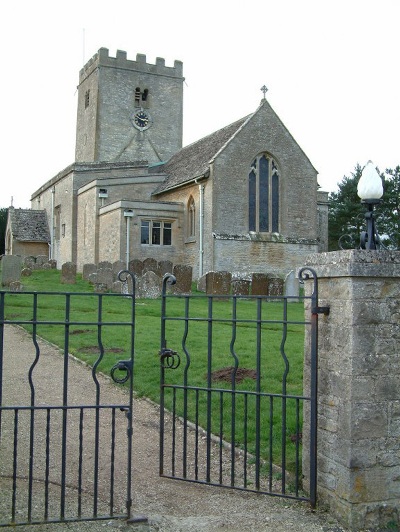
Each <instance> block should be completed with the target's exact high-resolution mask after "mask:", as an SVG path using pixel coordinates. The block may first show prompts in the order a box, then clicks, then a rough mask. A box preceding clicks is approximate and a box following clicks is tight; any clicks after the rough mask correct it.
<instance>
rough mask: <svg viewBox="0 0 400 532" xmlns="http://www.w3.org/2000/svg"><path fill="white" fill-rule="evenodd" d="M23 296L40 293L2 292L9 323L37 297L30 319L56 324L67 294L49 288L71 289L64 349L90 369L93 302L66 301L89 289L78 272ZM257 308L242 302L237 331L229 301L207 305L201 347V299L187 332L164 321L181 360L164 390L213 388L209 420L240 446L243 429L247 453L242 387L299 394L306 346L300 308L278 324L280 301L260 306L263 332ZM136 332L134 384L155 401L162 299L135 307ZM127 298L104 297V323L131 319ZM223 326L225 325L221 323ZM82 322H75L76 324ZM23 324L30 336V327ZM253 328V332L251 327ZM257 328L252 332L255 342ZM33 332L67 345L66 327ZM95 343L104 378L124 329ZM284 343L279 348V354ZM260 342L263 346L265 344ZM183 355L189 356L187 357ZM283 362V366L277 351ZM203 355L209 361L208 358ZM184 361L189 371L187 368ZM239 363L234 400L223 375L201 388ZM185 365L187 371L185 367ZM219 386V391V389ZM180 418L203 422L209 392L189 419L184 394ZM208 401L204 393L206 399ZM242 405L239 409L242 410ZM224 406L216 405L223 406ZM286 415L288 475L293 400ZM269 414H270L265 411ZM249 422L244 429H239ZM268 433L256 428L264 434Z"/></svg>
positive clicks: (176, 310) (180, 302)
mask: <svg viewBox="0 0 400 532" xmlns="http://www.w3.org/2000/svg"><path fill="white" fill-rule="evenodd" d="M23 284H24V291H25V292H27V291H37V292H38V295H37V296H33V295H32V294H23V293H19V294H17V295H14V294H13V293H11V292H10V293H9V294H7V295H6V305H5V309H6V314H5V319H8V320H15V321H18V320H21V319H24V320H27V321H28V320H32V319H35V316H33V314H32V312H33V311H32V307H33V298H34V297H37V303H38V311H37V316H36V319H39V320H42V321H46V320H49V321H57V320H59V321H63V320H64V319H65V296H62V295H55V294H54V292H71V296H70V302H69V303H70V318H69V319H70V322H71V323H72V324H71V325H70V326H69V333H70V334H69V345H68V351H69V352H70V353H71V354H73V355H74V356H76V357H77V358H79V359H81V360H82V361H84V362H86V363H87V364H89V365H93V364H94V363H95V362H96V360H97V358H98V355H99V348H98V342H97V338H98V337H97V333H98V330H97V326H96V325H85V322H92V323H93V322H96V321H97V319H98V309H97V297H96V296H90V295H88V296H86V295H85V297H82V296H79V295H73V293H85V294H86V293H90V292H93V287H92V286H91V285H90V284H89V283H87V282H85V281H83V280H82V278H81V276H79V275H78V276H77V283H76V284H74V285H65V284H60V272H59V271H56V270H49V271H34V272H33V274H32V275H31V276H30V277H26V278H24V279H23ZM39 292H52V293H53V295H46V294H40V293H39ZM254 303H255V302H254V301H251V300H241V301H240V302H238V306H237V309H236V326H235V327H234V328H233V326H232V319H231V318H232V304H231V302H228V301H224V300H219V301H215V302H214V305H213V320H214V321H213V323H212V341H211V343H209V342H208V331H209V327H210V323H209V321H208V320H207V316H208V312H209V309H208V308H207V305H208V303H207V298H203V297H194V298H192V299H191V300H190V313H191V315H193V316H196V318H197V319H196V320H193V321H191V322H190V327H189V330H188V331H187V330H185V321H181V320H179V319H171V320H167V322H166V338H167V345H168V347H170V348H171V349H173V350H175V351H177V352H178V353H179V355H180V357H181V364H180V366H179V367H178V368H177V369H175V370H170V369H169V370H165V382H166V384H167V385H178V386H179V385H183V384H184V383H185V384H187V385H189V386H193V387H200V388H207V386H208V385H210V383H211V386H212V388H213V389H215V390H216V392H213V394H212V404H211V413H212V416H213V419H212V427H213V431H214V428H215V431H216V432H218V431H221V432H222V433H223V435H224V438H225V439H227V440H232V438H233V440H234V441H235V443H236V445H238V446H242V445H243V441H244V436H245V435H244V432H245V431H246V433H247V440H248V446H247V450H248V451H249V452H250V453H254V451H255V446H256V441H255V437H252V436H251V434H252V433H255V423H256V417H257V414H256V410H257V406H256V402H257V400H256V395H251V396H248V398H247V400H246V399H245V395H244V394H242V393H241V392H243V391H261V392H264V393H266V394H277V395H278V396H279V395H280V394H282V395H285V394H291V395H295V396H301V395H302V373H303V346H304V325H301V324H300V323H297V322H302V321H303V319H304V310H303V304H302V303H291V304H289V305H288V306H287V312H288V315H287V316H286V320H285V323H282V315H283V314H282V313H283V305H282V303H281V302H279V303H278V302H276V303H269V304H268V307H267V306H265V308H264V307H262V312H263V321H264V323H263V324H262V325H261V327H258V325H257V319H256V318H257V314H256V310H255V304H254ZM184 305H185V300H184V298H179V297H171V298H168V301H167V316H168V317H172V318H179V317H182V316H184V315H185V308H184ZM135 311H136V328H135V340H134V341H135V344H134V347H135V362H134V363H135V371H134V388H135V392H136V393H137V394H138V395H139V396H146V397H148V398H150V399H152V400H153V401H156V402H158V401H159V399H160V363H159V350H160V327H161V319H160V315H161V302H160V300H159V299H158V300H152V299H141V300H137V301H136V310H135ZM130 313H131V304H130V300H129V299H125V298H120V297H113V296H109V297H108V296H107V297H104V298H103V308H102V319H103V320H104V321H106V322H118V321H123V322H126V323H129V319H130V316H131V314H130ZM224 320H226V321H224ZM74 321H75V322H77V323H79V322H82V324H79V325H74V324H73V322H74ZM25 327H26V328H27V329H28V330H29V331H32V329H33V326H32V325H31V324H26V325H25ZM257 327H258V329H257ZM257 331H258V332H259V336H257ZM36 333H37V334H38V335H39V336H41V337H43V338H44V339H46V340H48V341H49V342H51V343H53V344H55V345H57V346H60V347H63V346H64V340H65V327H64V325H52V324H38V325H37V328H36ZM101 339H102V344H103V346H104V352H105V355H104V357H103V359H102V361H101V363H100V365H99V367H98V369H99V371H101V372H103V373H105V374H107V375H109V374H110V370H111V368H112V367H113V366H114V364H116V363H117V362H118V361H120V360H124V359H127V358H129V356H130V347H131V344H130V342H131V337H130V328H129V326H128V325H124V326H118V325H116V326H104V327H103V328H102V338H101ZM260 341H262V344H261V345H262V357H261V359H260V360H259V362H258V370H259V374H260V377H261V378H260V379H259V380H257V379H256V378H254V377H255V370H257V361H256V358H255V353H256V352H257V342H260ZM282 342H284V347H283V348H282ZM265 346H266V347H265ZM185 352H186V353H187V356H186V355H185ZM283 352H284V354H285V356H286V357H287V361H285V359H284V357H283V356H282V353H283ZM207 353H209V354H210V355H211V356H209V357H208V356H207ZM189 358H190V365H188V364H189ZM235 358H237V361H238V366H239V368H241V369H245V370H250V372H249V374H248V376H247V377H246V378H244V380H242V381H240V382H239V381H236V382H235V383H234V384H235V389H236V390H237V391H239V393H238V394H235V398H234V399H233V395H232V394H230V393H224V392H223V390H226V389H230V388H231V386H232V382H231V378H230V375H231V374H230V372H229V370H228V371H227V372H225V373H227V375H228V381H226V380H216V381H215V380H213V381H210V380H209V381H208V382H207V374H208V370H211V372H217V371H219V370H223V369H226V368H230V367H232V366H233V365H234V363H235ZM287 364H288V365H289V368H290V369H289V372H288V375H287V385H286V389H283V386H282V378H283V375H284V374H285V373H286V371H287V369H288V368H287ZM185 369H186V371H185ZM251 370H253V373H251ZM217 390H221V391H220V392H218V391H217ZM183 396H184V393H183V392H182V391H178V393H177V395H176V402H175V409H176V413H177V415H183V409H184V404H183ZM187 397H188V401H187V412H188V417H189V419H191V420H192V421H194V420H195V416H196V415H198V419H199V423H200V425H201V426H202V427H204V428H205V427H206V426H207V392H206V391H203V392H200V393H199V394H198V406H199V412H198V413H197V414H196V401H195V400H194V392H192V391H189V392H188V394H187ZM208 397H209V396H208ZM165 401H166V403H165V404H166V407H167V408H172V393H171V389H169V388H167V389H166V394H165ZM245 402H246V405H245ZM283 404H284V402H283V401H282V399H281V400H278V401H275V402H274V411H273V416H272V417H273V424H274V426H275V428H274V430H273V440H274V451H273V454H274V458H275V457H276V460H277V462H279V458H280V452H281V446H282V433H281V413H282V411H281V409H282V406H283ZM221 405H222V408H221ZM259 406H260V407H261V416H265V417H268V416H267V414H268V410H269V398H266V399H265V398H263V399H262V400H261V403H260V405H259ZM285 407H286V409H287V426H286V427H285V432H286V441H287V450H286V452H287V462H286V466H287V469H288V470H290V469H292V468H293V467H294V458H295V445H294V443H293V437H296V435H297V432H299V429H298V426H297V425H296V423H297V418H296V408H295V400H294V399H288V400H286V402H285ZM233 409H234V411H235V418H236V422H235V425H233V424H232V412H233ZM268 415H269V414H268ZM245 418H246V419H247V421H248V425H247V426H246V425H245V423H244V419H245ZM268 430H269V429H267V428H265V429H263V431H264V434H265V433H266V432H268ZM263 441H264V443H263V444H262V445H261V456H263V457H264V458H265V459H267V458H268V452H269V449H268V442H267V441H265V438H264V439H263Z"/></svg>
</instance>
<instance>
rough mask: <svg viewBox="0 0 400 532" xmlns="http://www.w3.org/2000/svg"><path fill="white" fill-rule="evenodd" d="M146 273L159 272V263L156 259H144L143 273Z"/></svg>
mask: <svg viewBox="0 0 400 532" xmlns="http://www.w3.org/2000/svg"><path fill="white" fill-rule="evenodd" d="M146 272H155V273H157V272H158V262H157V261H156V259H144V261H143V273H146Z"/></svg>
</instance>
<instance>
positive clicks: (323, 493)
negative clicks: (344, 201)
mask: <svg viewBox="0 0 400 532" xmlns="http://www.w3.org/2000/svg"><path fill="white" fill-rule="evenodd" d="M306 266H309V267H311V268H313V269H314V270H315V271H316V273H317V276H318V287H319V304H320V305H329V306H330V314H329V316H320V317H319V340H318V345H319V356H318V364H319V370H318V382H319V384H318V429H317V435H318V451H317V457H318V458H317V470H318V485H317V495H318V502H319V503H320V504H324V505H327V506H328V507H329V509H330V512H331V513H332V514H333V515H334V516H335V517H336V518H337V519H338V520H339V521H340V522H341V523H342V524H343V525H344V526H347V527H348V528H350V529H352V530H360V529H365V528H373V529H382V528H386V527H389V529H390V527H392V528H394V527H396V525H397V526H398V525H399V524H400V252H392V251H364V250H348V251H337V252H336V251H335V252H331V253H321V254H315V255H312V256H310V257H309V258H308V260H307V264H306ZM305 285H306V286H305V290H306V294H307V292H308V293H309V292H310V290H311V282H309V281H306V282H305ZM307 364H308V359H307V357H305V365H306V366H307ZM305 372H306V373H307V367H305ZM306 392H307V390H306ZM306 432H307V429H306V430H305V431H303V434H304V433H306ZM304 459H305V461H306V462H307V457H306V456H305V457H304ZM304 471H307V468H306V467H304ZM305 483H306V485H307V478H306V479H305ZM395 529H397V528H395Z"/></svg>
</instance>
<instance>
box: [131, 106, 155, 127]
mask: <svg viewBox="0 0 400 532" xmlns="http://www.w3.org/2000/svg"><path fill="white" fill-rule="evenodd" d="M132 124H133V125H134V126H135V127H136V128H137V129H139V130H140V131H144V130H145V129H148V128H149V127H150V126H151V124H152V120H151V118H150V115H149V113H148V112H147V111H145V110H144V109H138V110H137V111H135V112H134V113H133V115H132Z"/></svg>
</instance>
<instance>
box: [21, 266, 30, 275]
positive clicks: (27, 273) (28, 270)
mask: <svg viewBox="0 0 400 532" xmlns="http://www.w3.org/2000/svg"><path fill="white" fill-rule="evenodd" d="M30 275H32V268H27V267H25V268H22V271H21V276H22V277H29V276H30Z"/></svg>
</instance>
